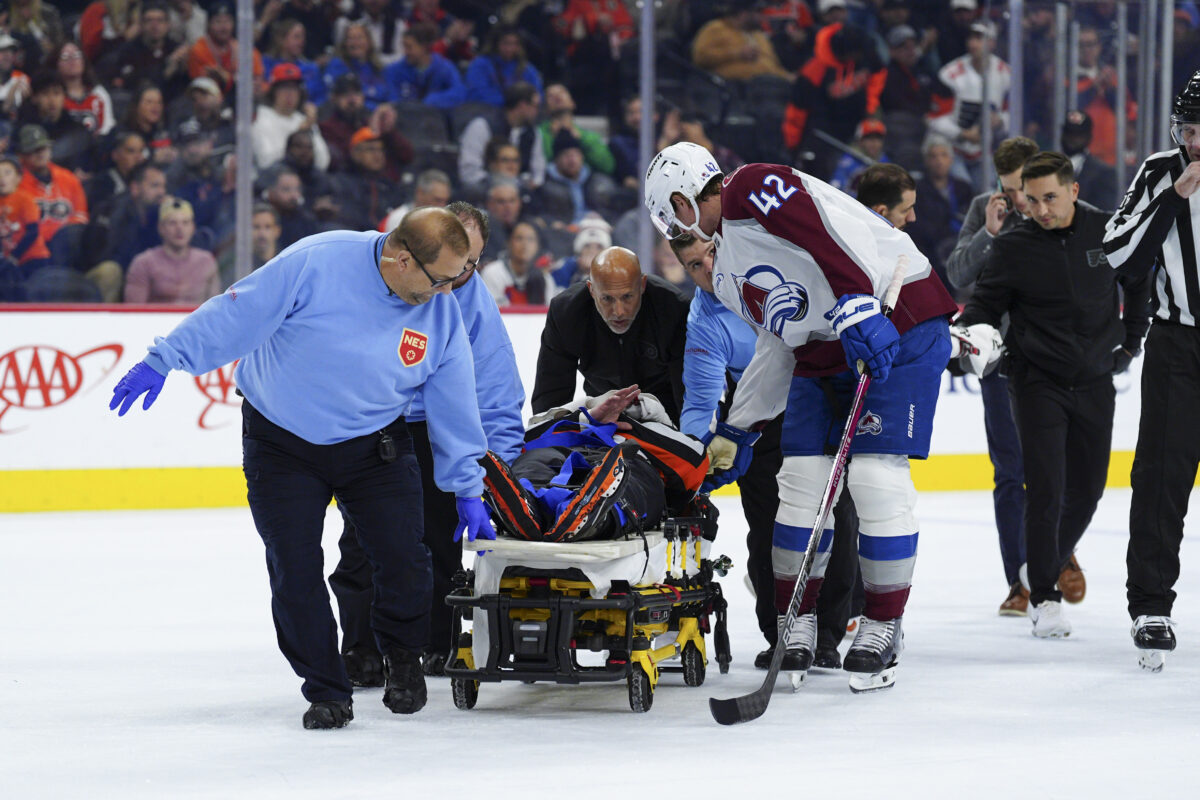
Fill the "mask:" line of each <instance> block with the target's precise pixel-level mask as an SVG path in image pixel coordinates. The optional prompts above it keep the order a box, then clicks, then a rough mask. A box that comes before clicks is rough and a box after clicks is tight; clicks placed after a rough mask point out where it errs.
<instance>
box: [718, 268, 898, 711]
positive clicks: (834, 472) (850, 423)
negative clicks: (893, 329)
mask: <svg viewBox="0 0 1200 800" xmlns="http://www.w3.org/2000/svg"><path fill="white" fill-rule="evenodd" d="M907 268H908V256H906V255H901V256H900V258H898V259H897V260H896V271H895V272H894V273H893V274H892V282H891V283H889V284H888V287H887V291H886V292H884V299H883V313H884V316H891V313H892V309H893V308H895V306H896V300H897V298H898V297H899V296H900V287H901V286H902V285H903V283H904V274H905V272H906V271H907ZM858 374H859V378H858V386H857V388H855V390H854V401H853V402H852V403H851V404H850V413H849V415H848V416H847V417H846V427H845V428H844V429H843V430H842V441H841V443H840V444H839V445H838V449H837V454H836V455H835V456H834V458H833V469H831V470H830V471H829V480H828V481H826V483H825V495H824V499H822V501H821V507H820V508H819V509H818V510H817V520H816V522H814V523H813V527H812V534H811V535H810V536H809V537H808V547H807V548H805V550H804V561H802V562H801V564H800V574H799V575H798V576H797V577H796V585H795V587H794V588H793V589H792V599H791V601H790V602H789V603H788V612H787V617H786V618H785V619H784V622H783V628H782V629H781V630H782V631H787V630H790V629H791V626H792V623H793V622H794V621H795V619H796V617H797V616H799V613H798V612H799V610H800V602H801V600H802V599H803V598H804V585H805V584H806V583H808V574H809V572H811V571H812V565H813V560H814V559H816V557H817V545H818V544H819V543H820V541H821V533H822V532H823V531H824V530H825V520H827V519H829V514H830V512H831V511H833V503H834V500H835V499H836V498H837V492H838V487H839V485H840V484H841V482H842V473H844V472H845V470H846V461H847V459H848V457H849V455H850V442H851V441H853V439H854V432H855V429H856V428H857V427H858V418H859V416H861V415H862V408H863V401H864V400H865V399H866V396H867V387H869V386H870V385H871V374H870V373H869V372H868V371H867V369H866V365H864V364H863V362H862V361H861V360H859V362H858ZM783 637H784V634H783V633H782V632H781V633H780V639H779V642H778V643H777V644H776V645H775V653H774V655H772V656H771V666H770V667H768V668H767V677H766V680H764V681H763V683H762V686H760V687H758V689H756V690H755V691H753V692H751V693H750V694H746V695H742V696H740V697H730V698H727V699H724V700H722V699H719V698H716V697H710V698H708V708H709V711H711V712H712V715H713V719H715V720H716V721H717V722H719V723H720V724H722V725H736V724H737V723H739V722H749V721H751V720H755V719H758V718H759V717H761V716H762V715H763V712H765V711H766V710H767V703H769V702H771V693H772V692H773V691H774V690H775V679H776V678H778V677H779V667H780V665H781V664H782V663H783V654H784V653H785V652H786V650H787V648H785V647H784V646H783V641H784V640H783Z"/></svg>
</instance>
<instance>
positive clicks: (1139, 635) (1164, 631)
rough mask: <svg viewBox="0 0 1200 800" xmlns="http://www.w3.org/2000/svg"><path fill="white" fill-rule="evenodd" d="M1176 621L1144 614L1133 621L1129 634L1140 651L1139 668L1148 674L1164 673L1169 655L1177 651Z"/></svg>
mask: <svg viewBox="0 0 1200 800" xmlns="http://www.w3.org/2000/svg"><path fill="white" fill-rule="evenodd" d="M1174 626H1175V620H1173V619H1171V618H1170V617H1159V616H1153V615H1150V614H1143V615H1142V616H1140V617H1138V618H1137V619H1135V620H1134V621H1133V627H1132V628H1130V630H1129V634H1130V636H1132V637H1133V645H1134V647H1136V648H1137V649H1138V666H1139V667H1141V668H1142V669H1144V670H1147V671H1148V672H1162V668H1163V664H1165V663H1166V661H1167V653H1169V652H1171V651H1172V650H1174V649H1175V627H1174Z"/></svg>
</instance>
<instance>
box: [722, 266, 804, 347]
mask: <svg viewBox="0 0 1200 800" xmlns="http://www.w3.org/2000/svg"><path fill="white" fill-rule="evenodd" d="M733 280H734V285H735V286H737V290H738V296H739V297H741V299H742V311H744V312H745V314H746V316H747V317H749V318H750V319H751V320H752V321H753V322H754V324H755V325H757V326H758V327H760V328H763V329H764V330H768V331H770V332H771V333H773V334H775V335H776V336H779V337H782V336H783V326H784V325H786V324H787V323H789V322H799V321H800V320H802V319H804V317H805V316H807V315H808V292H807V291H806V290H805V289H804V287H803V286H801V285H800V284H798V283H795V282H793V281H786V280H784V279H783V275H781V274H780V273H779V270H777V269H775V268H774V267H772V266H769V265H767V264H759V265H758V266H756V267H751V268H750V270H749V271H748V272H747V273H746V274H745V275H734V276H733Z"/></svg>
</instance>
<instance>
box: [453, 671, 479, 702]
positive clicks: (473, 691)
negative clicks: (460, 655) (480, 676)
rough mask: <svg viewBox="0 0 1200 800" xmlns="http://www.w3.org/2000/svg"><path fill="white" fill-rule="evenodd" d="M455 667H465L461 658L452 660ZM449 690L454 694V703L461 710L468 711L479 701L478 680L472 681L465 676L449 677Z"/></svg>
mask: <svg viewBox="0 0 1200 800" xmlns="http://www.w3.org/2000/svg"><path fill="white" fill-rule="evenodd" d="M454 667H455V668H456V669H466V668H467V665H466V663H465V662H463V660H462V659H459V660H458V661H456V662H454ZM450 692H451V693H452V694H453V695H454V705H455V707H456V708H460V709H462V710H463V711H470V710H471V709H472V708H474V707H475V703H477V702H478V701H479V681H472V680H468V679H466V678H451V679H450Z"/></svg>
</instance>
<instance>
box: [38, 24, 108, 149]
mask: <svg viewBox="0 0 1200 800" xmlns="http://www.w3.org/2000/svg"><path fill="white" fill-rule="evenodd" d="M49 58H50V63H51V64H54V65H55V70H56V71H57V72H58V77H59V78H61V79H62V82H63V91H64V96H63V107H64V108H65V109H66V110H67V113H68V114H70V115H71V117H72V118H74V119H75V120H76V121H78V122H79V123H80V124H81V125H83V127H85V128H87V130H88V131H89V132H90V133H91V134H92V135H93V136H105V135H107V134H108V133H109V132H110V131H111V130H112V129H113V126H115V125H116V124H117V120H116V116H115V114H114V112H113V104H112V97H111V96H109V94H108V90H107V89H105V88H104V86H102V85H101V84H100V83H99V81H98V80H97V79H96V74H95V71H94V70H93V69H92V66H91V64H89V63H87V60H86V59H85V58H84V56H83V50H81V49H80V48H79V45H77V44H75V43H74V42H64V43H63V45H62V47H59V48H58V49H56V50H52V51H51V52H50V56H49Z"/></svg>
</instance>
